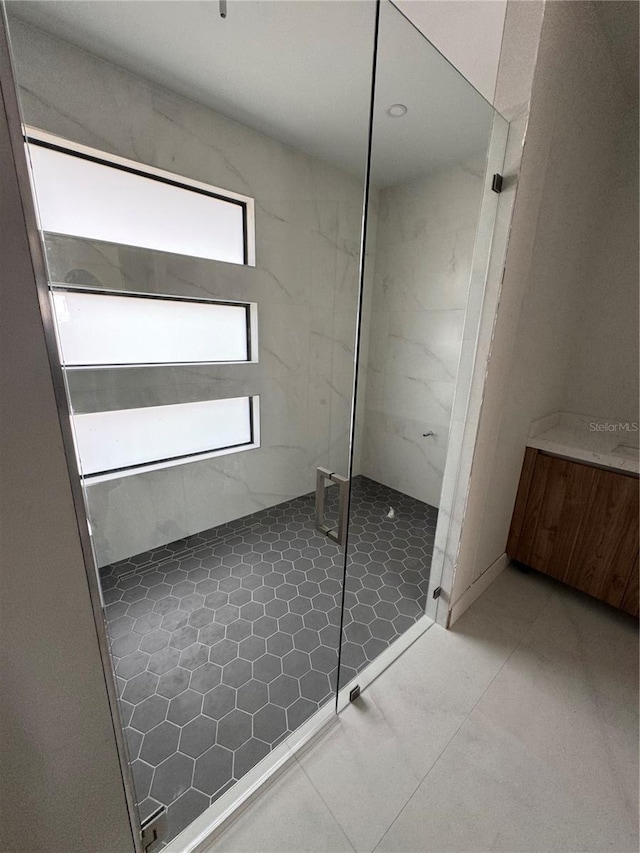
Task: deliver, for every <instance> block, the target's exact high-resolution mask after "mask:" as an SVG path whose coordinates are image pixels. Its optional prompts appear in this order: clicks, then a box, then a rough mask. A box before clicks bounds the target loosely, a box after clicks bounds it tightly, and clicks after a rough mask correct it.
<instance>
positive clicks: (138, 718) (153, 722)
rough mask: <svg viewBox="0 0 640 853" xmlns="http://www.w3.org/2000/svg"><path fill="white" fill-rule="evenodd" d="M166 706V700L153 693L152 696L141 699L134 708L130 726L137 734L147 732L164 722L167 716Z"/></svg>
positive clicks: (167, 702) (167, 703) (167, 701)
mask: <svg viewBox="0 0 640 853" xmlns="http://www.w3.org/2000/svg"><path fill="white" fill-rule="evenodd" d="M168 705H169V700H168V699H165V698H164V696H158V694H157V693H154V695H153V696H149V697H147V698H146V699H143V700H142V702H140V704H139V705H137V706H136V709H135V711H134V712H133V716H132V717H131V725H132V726H133V728H134V729H137V730H138V731H139V732H148V731H149V730H150V729H153V728H155V726H157V725H158V723H161V722H162V721H163V720H164V718H165V716H166V714H167V707H168Z"/></svg>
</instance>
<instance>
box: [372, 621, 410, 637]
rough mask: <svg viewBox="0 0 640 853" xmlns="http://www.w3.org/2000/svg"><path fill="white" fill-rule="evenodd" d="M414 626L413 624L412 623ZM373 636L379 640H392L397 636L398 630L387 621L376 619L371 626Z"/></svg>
mask: <svg viewBox="0 0 640 853" xmlns="http://www.w3.org/2000/svg"><path fill="white" fill-rule="evenodd" d="M412 624H413V623H412ZM369 628H370V630H371V635H372V636H373V637H375V638H376V639H378V640H387V641H389V640H391V639H392V637H394V636H395V635H396V629H395V628H394V627H393V625H392V623H391V622H388V621H387V620H386V619H374V620H373V622H371V624H370V625H369Z"/></svg>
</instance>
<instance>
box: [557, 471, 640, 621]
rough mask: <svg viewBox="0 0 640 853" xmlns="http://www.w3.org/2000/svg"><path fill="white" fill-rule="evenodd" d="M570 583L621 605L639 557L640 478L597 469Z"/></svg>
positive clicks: (569, 574)
mask: <svg viewBox="0 0 640 853" xmlns="http://www.w3.org/2000/svg"><path fill="white" fill-rule="evenodd" d="M595 474H596V476H595V480H594V484H593V487H592V492H591V499H590V501H589V507H588V509H587V513H586V515H585V519H584V524H583V525H582V529H581V531H580V535H579V537H578V541H577V543H576V548H575V550H574V552H573V555H572V559H571V561H570V565H569V572H568V575H567V583H569V584H571V585H572V586H575V587H577V588H578V589H582V590H584V591H585V592H588V593H589V594H590V595H594V596H595V597H596V598H599V599H601V601H606V602H607V603H608V604H613V605H614V606H615V607H620V605H621V604H622V600H623V598H624V594H625V591H626V589H627V585H628V583H629V579H630V575H631V573H632V571H633V570H634V567H635V565H636V558H637V556H638V480H637V479H636V478H635V477H629V476H627V475H625V474H619V473H617V472H616V471H603V470H599V469H595Z"/></svg>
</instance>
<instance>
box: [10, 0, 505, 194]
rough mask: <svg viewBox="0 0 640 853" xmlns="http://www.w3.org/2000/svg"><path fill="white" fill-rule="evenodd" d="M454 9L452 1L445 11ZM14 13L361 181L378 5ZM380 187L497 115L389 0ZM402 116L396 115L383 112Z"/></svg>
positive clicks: (353, 0)
mask: <svg viewBox="0 0 640 853" xmlns="http://www.w3.org/2000/svg"><path fill="white" fill-rule="evenodd" d="M445 5H446V4H445ZM8 6H9V10H10V13H11V14H15V15H17V16H18V17H20V18H21V19H23V20H25V21H27V22H29V23H32V24H35V25H36V26H39V27H41V28H42V29H44V30H47V31H49V32H51V33H52V34H54V35H55V36H58V37H59V38H63V39H65V40H67V41H69V42H72V43H73V44H76V45H78V46H80V47H83V48H85V49H87V50H89V51H91V52H92V53H95V54H97V55H98V56H100V57H103V58H104V59H107V60H109V61H111V62H113V63H115V64H117V65H119V66H120V67H122V68H125V69H127V70H129V71H131V72H133V73H135V74H138V75H140V76H142V77H145V78H147V79H149V80H152V81H154V82H156V83H159V84H160V85H163V86H165V87H167V88H169V89H171V90H173V91H175V92H177V93H179V94H181V95H184V96H185V97H188V98H191V99H193V100H195V101H198V102H199V103H202V104H205V105H206V106H209V107H211V108H212V109H214V110H216V111H218V112H220V113H222V114H223V115H225V116H227V117H228V118H231V119H234V120H236V121H239V122H241V123H242V124H245V125H248V126H250V127H253V128H255V129H256V130H258V131H260V132H262V133H265V134H267V135H269V136H272V137H275V138H276V139H279V140H281V141H283V142H285V143H286V144H288V145H291V146H293V147H295V148H298V149H300V150H302V151H305V152H308V153H310V154H312V155H315V156H317V157H320V158H321V159H323V160H327V161H329V162H332V163H334V164H335V165H337V166H339V167H340V168H343V169H345V170H347V171H349V172H351V173H353V174H355V175H358V176H361V175H362V171H363V164H364V157H365V151H366V144H367V126H368V113H369V95H370V75H371V64H372V44H373V29H374V3H373V2H372V0H304V2H301V1H300V0H228V16H227V18H226V19H224V20H223V19H222V18H221V17H220V14H219V4H218V2H217V0H204V1H203V0H162V2H158V0H145V2H131V0H117V2H77V1H75V0H53V2H51V0H44V2H43V0H17V2H10V3H9V4H8ZM377 79H378V87H377V96H376V113H375V129H374V173H375V174H374V180H375V181H376V183H378V184H380V185H381V186H388V185H393V184H396V183H401V182H404V181H407V180H409V179H411V178H413V177H416V176H418V175H420V174H423V173H425V172H427V171H430V170H431V169H434V168H439V167H441V166H444V165H446V164H448V163H451V162H458V161H460V160H463V159H465V158H467V157H470V156H473V155H474V154H476V153H478V152H480V151H484V149H485V148H486V144H487V137H488V132H489V127H490V122H491V117H492V113H493V111H492V109H491V107H490V106H489V105H488V104H487V103H486V102H485V101H484V100H483V98H482V97H481V96H480V95H479V94H478V93H477V92H476V91H475V90H474V89H473V88H472V87H471V86H470V85H469V84H468V83H467V82H466V81H465V80H464V78H462V77H461V76H460V75H459V74H458V73H457V72H456V71H455V70H454V69H453V68H452V67H451V66H450V65H449V63H448V62H446V61H445V60H444V59H443V57H442V56H440V54H439V53H438V52H437V51H436V50H435V49H434V48H433V47H432V46H431V45H430V44H429V43H428V42H427V41H426V39H425V38H424V37H423V36H422V35H420V33H419V32H418V31H417V30H416V29H415V27H413V26H412V25H411V24H410V23H409V21H408V20H407V19H406V18H405V17H404V16H403V15H402V14H400V12H398V10H397V9H395V8H394V7H393V6H391V5H390V4H389V3H386V2H385V3H383V6H382V12H381V23H380V51H379V58H378V78H377ZM396 102H400V103H403V104H406V105H407V107H408V112H407V114H406V116H405V117H404V118H401V119H392V118H389V117H388V116H387V115H386V109H387V107H388V106H389V105H390V104H392V103H396Z"/></svg>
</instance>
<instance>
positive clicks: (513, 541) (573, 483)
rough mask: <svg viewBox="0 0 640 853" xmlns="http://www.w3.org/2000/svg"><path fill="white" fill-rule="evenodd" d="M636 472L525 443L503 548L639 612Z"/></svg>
mask: <svg viewBox="0 0 640 853" xmlns="http://www.w3.org/2000/svg"><path fill="white" fill-rule="evenodd" d="M638 510H639V505H638V478H637V476H635V475H633V474H625V473H622V472H618V471H610V470H605V469H602V468H596V467H594V466H592V465H588V464H585V463H582V462H574V461H572V460H570V459H561V458H559V457H557V456H552V455H551V454H548V453H545V452H544V451H541V450H535V449H534V448H531V447H528V448H527V450H526V453H525V458H524V463H523V466H522V474H521V476H520V485H519V487H518V495H517V498H516V503H515V507H514V511H513V518H512V520H511V530H510V532H509V540H508V542H507V555H508V556H509V557H511V558H512V559H514V560H518V561H519V562H521V563H525V564H526V565H527V566H531V568H533V569H537V570H538V571H540V572H544V573H545V574H547V575H551V576H552V577H554V578H557V579H558V580H560V581H563V582H564V583H566V584H568V585H569V586H573V587H575V588H576V589H580V590H582V591H583V592H586V593H588V594H589V595H593V596H594V597H595V598H599V599H601V600H602V601H606V602H607V603H608V604H612V605H613V606H614V607H619V608H620V609H621V610H625V611H626V612H627V613H633V614H634V615H636V616H637V615H638Z"/></svg>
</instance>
